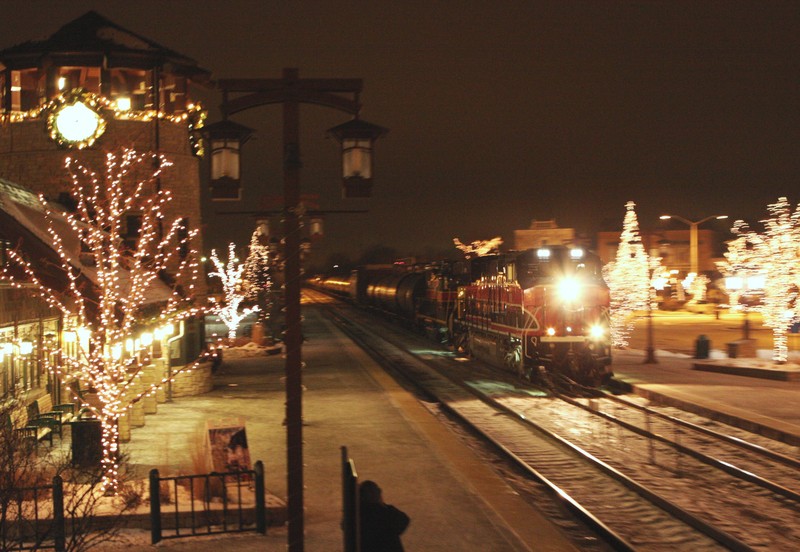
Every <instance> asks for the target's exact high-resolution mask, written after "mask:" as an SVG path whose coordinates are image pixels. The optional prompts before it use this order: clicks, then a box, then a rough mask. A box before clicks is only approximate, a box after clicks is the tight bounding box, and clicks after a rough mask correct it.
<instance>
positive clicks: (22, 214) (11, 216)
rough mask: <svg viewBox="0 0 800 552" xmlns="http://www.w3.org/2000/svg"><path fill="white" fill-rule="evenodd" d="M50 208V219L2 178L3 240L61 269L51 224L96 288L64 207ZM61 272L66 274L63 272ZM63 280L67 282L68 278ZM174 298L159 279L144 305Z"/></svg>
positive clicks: (37, 204) (34, 197)
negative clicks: (51, 234)
mask: <svg viewBox="0 0 800 552" xmlns="http://www.w3.org/2000/svg"><path fill="white" fill-rule="evenodd" d="M51 207H52V209H51V216H50V217H47V215H46V213H45V207H44V205H42V203H41V201H40V200H39V198H38V196H37V195H36V194H34V193H33V191H31V190H30V189H29V188H26V187H25V186H22V185H20V184H15V183H13V182H9V181H8V180H4V179H0V237H2V238H4V239H6V240H7V241H10V242H12V243H11V246H12V247H14V246H16V245H17V242H18V241H21V242H22V243H21V244H20V245H21V248H22V249H23V250H24V251H25V252H26V254H27V255H28V257H29V258H31V261H32V262H34V263H41V264H44V265H45V266H48V267H53V265H55V266H61V261H60V259H59V256H58V253H57V251H56V250H55V248H54V247H53V240H52V238H51V237H50V233H49V231H48V227H49V226H50V225H52V227H53V229H54V230H55V231H56V233H57V234H58V235H59V236H60V237H61V239H62V241H63V245H64V253H65V256H66V258H67V259H66V260H67V262H68V263H69V264H70V266H72V267H73V268H76V269H78V270H79V271H80V273H81V275H82V276H84V277H85V278H86V279H88V280H89V281H90V282H91V283H92V284H95V285H96V284H97V281H98V277H97V270H96V269H95V268H94V267H92V266H88V265H85V264H83V263H82V262H81V259H80V242H79V237H78V236H77V235H76V232H75V231H74V230H73V229H72V228H71V226H70V224H69V222H68V221H67V219H66V217H64V216H63V215H61V214H60V213H61V210H62V209H63V207H59V206H58V205H57V204H54V205H51ZM47 272H48V273H49V275H50V277H49V278H47V280H49V282H48V283H47V285H51V284H52V280H53V278H54V276H53V272H54V271H53V270H50V269H47ZM60 272H62V273H63V270H60ZM62 278H63V280H64V282H63V283H65V281H66V276H63V277H62ZM120 285H121V286H122V287H123V288H124V287H125V286H126V282H125V280H124V275H123V279H122V281H121V283H120ZM51 287H52V286H51ZM59 287H60V286H59ZM171 295H172V290H171V289H170V288H169V286H167V285H166V284H165V283H164V282H162V281H160V280H158V279H156V280H153V283H152V285H151V287H150V289H149V290H148V292H147V294H146V299H145V304H151V303H160V302H164V301H167V300H168V299H169V298H170V296H171Z"/></svg>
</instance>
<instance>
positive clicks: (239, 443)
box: [206, 418, 252, 473]
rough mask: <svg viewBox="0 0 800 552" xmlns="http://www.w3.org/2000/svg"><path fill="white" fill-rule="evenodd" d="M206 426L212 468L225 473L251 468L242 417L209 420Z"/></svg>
mask: <svg viewBox="0 0 800 552" xmlns="http://www.w3.org/2000/svg"><path fill="white" fill-rule="evenodd" d="M206 427H207V435H208V451H209V454H210V455H211V468H212V470H214V471H215V472H218V473H225V472H236V471H246V470H250V469H252V466H251V464H250V449H249V448H248V447H247V432H246V430H245V425H244V419H243V418H228V419H223V420H209V421H207V422H206Z"/></svg>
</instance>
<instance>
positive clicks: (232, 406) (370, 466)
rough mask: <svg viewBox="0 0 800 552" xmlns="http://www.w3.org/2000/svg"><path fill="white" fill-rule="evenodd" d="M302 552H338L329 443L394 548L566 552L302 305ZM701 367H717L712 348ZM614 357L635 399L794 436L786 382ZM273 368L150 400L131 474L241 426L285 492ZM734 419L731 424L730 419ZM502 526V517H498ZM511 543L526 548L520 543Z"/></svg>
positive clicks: (260, 363) (212, 543) (250, 358)
mask: <svg viewBox="0 0 800 552" xmlns="http://www.w3.org/2000/svg"><path fill="white" fill-rule="evenodd" d="M304 315H305V317H306V319H305V326H304V331H305V335H306V337H307V338H308V341H307V342H306V343H305V344H304V347H303V359H304V362H305V369H304V384H305V386H306V391H305V394H304V421H305V426H304V442H305V447H304V464H305V469H304V476H305V487H306V492H305V494H304V500H305V511H306V515H305V518H304V521H305V541H304V542H305V549H306V550H308V551H320V552H323V551H324V552H330V551H335V550H342V548H343V546H342V533H341V529H340V525H339V524H340V517H341V479H340V477H341V472H340V457H341V451H340V447H341V446H347V447H348V451H349V455H350V457H351V458H353V460H354V462H355V465H356V469H357V471H358V475H359V478H360V479H361V480H364V479H373V480H375V481H377V482H378V483H379V484H380V485H381V487H383V489H384V494H385V498H386V500H387V502H389V503H392V504H394V505H395V506H397V507H398V508H400V509H401V510H404V511H405V512H406V513H408V514H409V515H410V517H411V525H410V527H409V529H408V531H407V532H406V534H405V535H404V536H403V542H404V544H405V546H406V549H407V550H419V551H426V552H428V551H434V552H435V551H443V552H444V551H447V552H451V551H453V550H459V551H465V552H470V551H481V552H484V551H489V552H506V551H508V552H517V551H525V550H534V549H535V550H537V551H538V550H548V551H562V550H575V548H574V546H573V545H572V544H570V543H569V542H567V541H565V539H564V538H563V537H562V536H561V534H560V533H559V531H558V530H557V529H555V528H553V526H552V525H551V524H550V523H549V522H547V521H546V520H544V519H542V517H541V515H540V514H539V513H538V512H537V511H536V510H535V509H533V508H531V507H530V506H529V505H528V504H526V503H524V502H522V501H521V500H520V499H519V497H518V496H516V495H515V493H513V491H511V489H510V488H509V487H508V486H507V485H506V484H505V483H504V482H502V481H500V480H499V478H498V477H497V476H496V475H495V473H494V471H493V470H492V469H491V467H490V466H486V465H484V464H483V463H481V462H479V461H478V460H477V459H476V457H475V455H474V454H473V453H472V452H471V451H470V450H469V449H468V448H466V447H465V446H464V445H463V444H462V443H461V442H460V441H459V440H458V439H456V438H455V437H454V436H453V434H452V432H450V430H448V429H446V428H444V427H443V426H442V425H441V424H440V423H439V422H438V421H437V420H436V419H435V418H434V417H433V416H432V415H431V413H430V412H429V411H428V409H427V408H426V407H425V405H424V404H422V403H420V402H419V400H418V399H416V398H414V397H413V396H411V395H410V394H409V393H407V392H406V391H405V390H403V389H402V388H401V387H400V386H399V385H398V384H397V383H395V382H394V381H393V380H392V379H391V378H390V377H389V376H387V375H386V374H385V373H384V372H383V371H382V370H381V369H380V368H378V367H377V366H375V365H374V363H373V362H372V361H371V360H370V359H369V358H368V357H367V356H366V354H364V353H363V352H361V351H360V350H358V349H357V348H356V347H355V346H353V345H352V344H350V343H349V342H348V340H347V339H346V338H344V337H343V336H341V335H340V334H339V332H338V331H337V330H336V329H335V328H334V327H333V326H332V325H331V324H330V323H328V322H327V321H326V320H324V319H323V318H321V317H320V316H319V314H318V313H317V312H316V311H315V310H314V309H313V308H309V309H306V310H304ZM713 356H714V357H717V358H722V357H721V354H720V353H719V352H717V351H715V352H714V355H713ZM656 357H657V360H658V363H657V364H643V360H644V358H645V355H644V352H643V351H637V350H628V351H617V352H615V357H614V366H613V369H614V372H615V374H616V377H617V378H618V379H619V380H621V381H623V382H624V383H625V384H627V385H630V386H631V389H633V390H634V391H635V392H636V393H639V394H642V395H645V396H650V397H656V396H658V398H659V400H663V401H666V402H673V403H675V404H680V403H685V404H689V403H691V404H695V405H699V407H698V408H700V409H705V410H707V411H708V412H714V413H716V415H717V416H718V417H722V418H725V417H727V418H729V419H731V420H733V419H735V420H737V421H739V422H742V421H744V422H746V423H751V424H753V425H754V426H756V427H760V428H762V431H764V432H769V431H773V432H776V433H779V434H781V435H783V436H785V437H786V438H787V439H790V438H793V437H792V436H796V438H797V439H798V440H800V382H796V381H776V380H769V379H762V378H752V377H745V376H740V375H731V374H725V373H715V372H706V371H699V370H694V369H693V363H694V362H695V361H694V359H691V358H689V357H687V356H684V355H677V354H670V353H667V352H665V351H657V352H656ZM283 370H284V359H283V358H282V356H281V355H275V356H266V355H265V354H264V353H263V351H261V350H254V349H248V348H241V349H238V350H228V351H227V352H226V355H225V360H224V363H223V365H222V367H221V368H220V370H219V371H218V373H217V374H216V375H215V385H214V390H213V391H212V392H210V393H208V394H205V395H201V396H196V397H186V398H180V399H176V400H175V401H173V402H171V403H166V404H159V407H158V409H159V410H158V413H157V414H154V415H148V416H147V421H146V425H145V426H144V427H142V428H136V429H134V430H133V433H132V440H131V442H130V443H128V444H126V445H124V447H123V451H124V452H127V453H129V454H130V456H131V461H132V462H133V463H134V465H135V466H136V468H137V469H138V470H139V471H140V473H146V472H147V471H149V469H151V468H153V467H156V468H159V470H162V471H165V472H168V471H182V472H183V473H194V472H193V471H192V469H191V466H192V455H193V454H195V451H196V450H197V446H196V443H197V442H198V439H202V438H203V430H204V427H205V423H206V421H207V420H214V419H217V418H230V417H242V418H243V419H244V421H245V423H246V428H247V434H248V442H249V446H250V452H251V458H252V460H253V461H255V460H262V461H263V462H264V464H265V471H266V486H267V489H268V490H269V491H270V492H271V493H272V494H273V495H275V496H276V497H279V498H283V497H285V496H286V476H285V474H286V434H285V427H284V426H283V425H282V422H283V417H284V400H285V397H284V386H283V382H282V378H283ZM744 422H743V423H744ZM501 516H503V519H501ZM126 538H127V539H128V544H127V545H116V546H113V547H103V548H98V549H97V550H99V551H100V552H103V551H104V550H108V551H111V550H122V549H123V548H127V549H132V550H157V549H168V550H185V551H203V550H218V549H229V548H235V549H236V550H241V551H245V552H246V551H250V550H259V551H264V550H267V551H269V550H275V551H277V550H285V549H286V544H287V530H286V527H270V528H269V529H268V532H267V535H266V536H261V535H257V534H255V533H252V534H230V535H221V536H211V537H191V538H185V539H174V540H168V541H163V542H161V543H159V544H158V545H156V546H151V545H150V544H149V533H148V532H146V531H142V530H139V531H129V532H127V533H126ZM523 542H526V543H529V545H524V544H521V543H523Z"/></svg>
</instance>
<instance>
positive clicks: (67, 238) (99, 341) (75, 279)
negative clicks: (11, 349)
mask: <svg viewBox="0 0 800 552" xmlns="http://www.w3.org/2000/svg"><path fill="white" fill-rule="evenodd" d="M78 155H80V154H78ZM153 161H154V155H153V154H151V153H144V154H140V153H137V152H136V151H134V150H131V149H125V150H122V152H120V153H119V154H113V153H108V154H107V155H106V160H105V167H104V170H102V171H99V172H95V171H94V170H92V169H91V168H89V167H87V166H85V165H83V164H82V163H80V162H79V161H77V160H76V159H74V158H67V160H66V167H67V170H68V171H69V173H70V176H71V188H70V192H71V195H72V198H73V199H74V201H75V204H76V208H75V210H74V211H72V212H67V211H63V210H61V208H60V207H61V206H56V204H51V203H48V202H47V201H46V200H45V198H44V197H43V196H40V198H39V200H40V203H41V206H40V208H41V211H42V213H43V216H44V218H45V219H46V221H47V234H48V236H49V238H50V240H51V245H52V247H53V248H54V250H55V251H56V253H57V254H58V256H59V257H60V260H61V266H60V268H59V272H60V273H61V276H60V277H58V278H53V270H52V267H43V266H41V264H39V265H33V264H32V263H29V262H28V261H27V260H26V258H25V255H24V248H25V244H24V243H23V244H22V247H21V248H22V251H11V252H10V254H9V259H10V261H12V262H11V263H10V264H9V266H6V267H4V269H3V271H2V276H3V278H4V279H6V280H7V281H10V282H11V283H12V285H16V286H20V287H21V286H22V285H23V284H28V285H30V284H31V283H33V284H34V289H35V290H37V292H38V293H39V294H40V295H41V297H43V298H44V299H45V300H46V301H47V302H48V303H49V304H50V305H51V306H52V307H54V308H56V309H58V310H59V311H60V312H61V313H62V315H63V318H64V321H65V333H66V332H71V333H72V334H73V335H77V336H78V339H76V340H75V342H74V343H71V344H70V346H71V347H74V349H73V350H72V351H71V354H60V353H61V351H51V353H54V354H45V355H44V359H45V361H47V359H49V358H56V357H61V359H62V362H63V363H64V366H63V368H62V367H59V366H48V368H49V369H51V370H52V371H54V373H56V374H58V375H66V376H68V377H72V378H75V380H77V381H78V382H79V383H80V384H81V389H83V390H86V389H94V390H96V392H97V403H96V404H90V403H86V402H84V403H83V405H82V406H83V407H84V408H87V409H89V411H90V412H91V413H92V415H93V416H94V417H96V418H97V419H99V420H100V422H101V424H102V446H103V458H102V470H103V483H102V484H103V488H104V489H105V491H106V492H109V493H115V492H116V491H117V490H118V485H119V472H118V470H119V450H118V442H119V434H118V422H119V418H120V417H121V416H122V415H123V414H125V412H126V410H127V409H129V408H130V407H131V406H133V405H134V404H135V403H136V402H138V401H139V400H141V399H142V398H143V397H144V396H147V395H151V394H153V393H155V392H156V391H157V390H158V389H159V388H160V387H161V386H163V385H164V384H166V383H167V382H168V381H169V379H164V380H162V381H160V382H156V383H153V384H150V385H149V386H147V388H145V389H144V390H141V391H140V392H138V393H137V392H135V391H133V389H134V387H132V386H133V385H134V382H135V381H136V378H137V375H138V374H139V373H140V372H141V371H142V369H143V367H144V363H143V362H141V358H140V356H141V355H142V354H143V351H145V349H147V347H148V345H149V344H145V343H141V342H139V340H134V337H135V333H136V332H138V331H141V328H142V327H145V326H146V327H151V328H154V329H155V328H157V327H160V326H161V327H163V326H165V325H168V324H171V323H172V322H173V321H174V320H176V319H178V318H181V317H188V316H193V315H195V314H197V311H196V310H195V309H193V308H191V303H190V301H191V297H190V294H191V292H192V291H193V287H194V286H193V282H194V281H195V280H196V277H197V271H198V264H197V260H196V259H197V257H196V255H195V254H194V252H193V251H191V249H189V245H190V243H191V240H192V239H193V238H194V236H195V235H196V233H197V232H196V231H195V230H191V231H190V230H188V229H187V228H185V226H184V223H183V221H181V220H176V221H174V222H173V223H172V224H171V225H169V227H168V228H166V229H165V228H163V226H162V223H163V208H164V206H165V205H166V203H167V202H169V201H170V199H171V196H170V193H169V192H168V191H166V190H162V189H161V188H160V186H158V177H159V175H160V173H161V171H162V170H163V169H164V168H166V167H168V166H170V163H169V162H168V161H167V160H166V159H165V158H163V157H161V156H159V157H158V158H157V159H156V163H154V162H153ZM154 166H155V167H156V168H155V169H154V168H153V167H154ZM132 215H133V216H135V217H137V219H138V220H139V221H140V223H139V231H138V235H136V236H133V238H135V240H134V242H135V243H132V242H131V238H132V236H131V235H130V234H129V233H127V234H128V241H123V239H122V238H121V236H122V235H123V233H124V230H125V225H126V223H127V222H128V221H129V217H130V216H132ZM12 266H14V267H19V268H21V271H22V273H23V275H19V274H18V273H17V275H15V274H14V272H15V271H14V270H13V269H12V268H11V267H12ZM168 270H171V274H170V277H171V278H172V279H173V281H174V282H180V285H179V284H178V283H174V284H172V285H171V286H167V285H166V284H165V283H164V282H163V281H162V279H161V277H162V276H164V275H165V274H166V273H167V271H168ZM55 281H58V282H61V285H51V284H52V282H55ZM142 341H144V340H142ZM55 353H58V354H55ZM145 354H146V352H145ZM197 364H198V363H197V362H195V363H192V364H188V365H186V366H185V367H183V368H182V369H180V370H176V371H173V372H172V378H174V376H175V375H177V374H178V373H181V372H185V371H187V370H191V369H193V368H194V367H196V366H197ZM73 398H74V400H82V399H81V398H80V397H77V396H76V397H73Z"/></svg>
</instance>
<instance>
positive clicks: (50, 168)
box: [0, 11, 210, 400]
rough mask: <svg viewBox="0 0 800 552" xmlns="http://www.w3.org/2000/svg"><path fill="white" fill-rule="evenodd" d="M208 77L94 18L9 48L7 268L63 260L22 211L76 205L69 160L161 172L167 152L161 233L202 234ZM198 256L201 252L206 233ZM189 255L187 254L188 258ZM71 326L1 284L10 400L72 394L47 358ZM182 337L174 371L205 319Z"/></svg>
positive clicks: (1, 69)
mask: <svg viewBox="0 0 800 552" xmlns="http://www.w3.org/2000/svg"><path fill="white" fill-rule="evenodd" d="M209 81H210V72H209V71H207V70H205V69H203V68H201V67H200V66H198V64H197V63H196V62H195V61H194V60H193V59H191V58H189V57H187V56H185V55H182V54H180V53H178V52H176V51H174V50H171V49H169V48H166V47H164V46H162V45H160V44H158V43H156V42H154V41H152V40H149V39H147V38H145V37H143V36H141V35H139V34H137V33H135V32H132V31H129V30H127V29H124V28H122V27H120V26H119V25H117V24H115V23H113V22H112V21H109V20H108V19H106V18H105V17H103V16H101V15H100V14H98V13H96V12H93V11H92V12H88V13H86V14H85V15H83V16H81V17H79V18H78V19H75V20H74V21H72V22H69V23H67V24H66V25H64V26H63V27H61V28H60V29H58V30H57V31H56V32H55V33H54V34H52V35H51V36H49V37H48V38H45V39H43V40H32V41H28V42H24V43H21V44H18V45H14V46H10V47H7V48H5V49H3V50H0V179H2V182H0V211H2V212H1V213H0V262H5V261H6V259H5V257H4V256H2V253H3V252H4V251H6V250H8V248H12V247H20V248H21V250H23V251H25V253H26V254H27V255H28V256H29V258H30V260H31V261H32V263H33V264H36V263H38V264H39V267H40V268H41V267H42V266H45V265H46V264H47V263H48V262H56V264H57V261H58V259H57V258H55V260H54V258H53V254H54V251H53V249H52V244H48V240H47V239H46V238H44V239H43V238H42V236H37V235H36V228H35V226H36V224H37V223H36V222H35V221H32V220H24V219H25V217H20V216H19V213H20V212H22V211H25V209H26V208H25V206H24V205H25V203H26V202H28V201H33V200H35V198H36V195H38V194H43V195H44V196H45V198H46V199H47V200H49V201H58V202H60V203H61V204H63V205H64V206H69V204H70V203H74V198H70V197H69V194H68V190H69V189H70V184H71V181H70V175H69V173H68V171H67V170H66V168H65V160H66V158H67V157H68V156H74V157H76V158H77V159H78V160H79V161H80V162H81V163H82V164H83V165H86V166H90V167H92V168H93V169H94V170H98V171H99V170H103V168H104V166H105V157H106V154H107V153H115V154H119V153H121V152H122V149H123V148H132V149H134V150H136V151H138V152H140V153H152V154H153V159H154V165H153V166H154V167H158V165H159V162H158V156H159V155H163V156H165V157H166V158H167V159H168V160H169V162H170V163H171V164H172V166H170V167H168V168H166V169H165V170H164V171H163V172H162V173H161V176H160V177H159V178H158V179H157V180H156V182H155V184H154V185H155V186H156V188H159V189H162V190H165V191H169V192H170V194H171V196H172V200H171V201H170V202H168V203H167V205H166V207H165V213H164V214H165V217H164V220H163V225H164V227H165V228H168V227H169V226H170V225H171V224H172V223H173V221H181V225H182V228H183V229H184V230H185V231H186V232H188V230H189V229H192V228H201V225H202V221H201V199H200V198H201V193H200V170H201V155H202V154H203V142H202V138H201V136H200V133H199V132H198V130H199V128H201V127H202V125H203V120H204V118H205V111H204V110H203V108H202V106H200V105H199V104H198V103H197V102H195V101H194V100H193V97H192V89H193V86H195V85H201V86H205V85H207V84H208V82H209ZM20 206H22V207H20ZM28 214H30V213H28ZM124 220H125V223H124V225H123V226H124V227H123V228H122V229H121V236H120V238H121V239H123V240H129V241H134V242H135V239H136V237H137V236H138V232H139V228H140V224H141V220H142V215H141V213H137V212H130V213H125V217H124ZM48 247H49V251H48ZM191 249H193V250H195V251H199V252H202V251H203V240H202V236H201V235H200V234H198V237H197V238H196V239H195V241H194V243H193V244H192V247H191ZM188 254H189V248H185V250H182V251H181V253H180V256H182V257H185V256H186V255H188ZM176 262H177V261H176ZM197 286H198V287H199V289H197V294H198V295H200V296H202V295H204V293H205V279H204V278H202V277H201V278H199V279H198V281H197ZM64 322H65V321H64V320H62V319H61V315H60V313H58V312H54V311H53V310H52V309H50V308H49V307H48V306H47V305H46V304H45V303H44V302H43V301H41V300H39V299H38V298H37V297H36V295H35V293H33V291H32V290H25V289H12V288H10V287H9V286H0V371H2V372H3V373H2V374H0V390H2V392H3V393H7V392H9V391H11V390H14V389H16V390H17V391H19V390H22V391H25V392H26V393H27V394H28V396H29V397H30V396H34V397H35V396H36V393H37V392H50V393H51V394H53V395H54V399H55V400H60V399H62V398H63V397H58V394H59V393H60V382H54V381H52V379H51V377H50V375H49V374H46V373H45V371H44V370H43V369H42V365H43V364H44V363H43V362H42V355H43V354H45V353H43V350H44V347H43V344H44V342H45V341H47V340H58V342H59V345H60V346H61V348H62V350H65V351H66V350H67V349H68V348H69V346H68V344H66V343H65V342H64V340H65V339H66V338H67V336H65V335H64V333H63V331H62V330H63V325H64ZM189 326H191V327H189ZM185 330H186V331H185V334H184V338H182V340H181V341H180V342H179V343H178V346H177V347H176V349H175V350H173V351H170V354H169V356H170V357H171V358H170V360H169V362H171V363H175V364H180V363H181V362H184V363H185V362H188V361H189V360H190V359H193V358H195V357H196V354H198V353H199V352H200V351H199V348H200V347H201V346H202V345H204V344H203V343H202V335H201V334H202V331H201V330H202V328H201V323H200V322H197V323H189V325H188V326H187V328H185ZM182 331H183V329H182ZM71 337H72V338H73V339H74V337H75V336H71ZM164 356H166V355H164Z"/></svg>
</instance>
